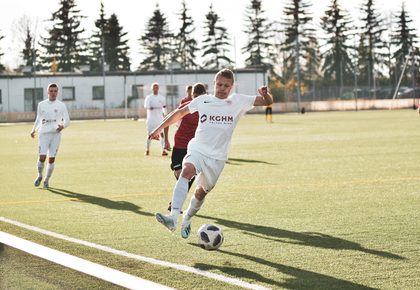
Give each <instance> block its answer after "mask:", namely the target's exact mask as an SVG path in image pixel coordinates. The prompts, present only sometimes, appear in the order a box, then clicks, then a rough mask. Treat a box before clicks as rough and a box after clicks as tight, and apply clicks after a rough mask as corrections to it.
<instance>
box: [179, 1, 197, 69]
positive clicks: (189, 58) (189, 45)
mask: <svg viewBox="0 0 420 290" xmlns="http://www.w3.org/2000/svg"><path fill="white" fill-rule="evenodd" d="M178 15H179V20H181V28H180V30H179V32H178V34H177V35H176V37H175V45H176V48H175V49H174V52H175V56H174V59H173V60H174V61H176V62H178V63H179V64H180V65H181V68H182V69H196V68H198V65H197V63H196V53H197V51H198V47H197V41H196V40H195V39H194V37H193V35H192V34H193V33H194V31H195V27H194V21H193V19H192V17H191V16H189V15H188V8H187V5H186V3H185V0H183V1H182V9H181V11H180V13H179V14H178Z"/></svg>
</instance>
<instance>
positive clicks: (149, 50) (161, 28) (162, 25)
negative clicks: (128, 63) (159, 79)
mask: <svg viewBox="0 0 420 290" xmlns="http://www.w3.org/2000/svg"><path fill="white" fill-rule="evenodd" d="M145 31H146V32H145V34H144V35H143V36H142V37H141V38H140V39H139V41H140V45H141V47H142V48H143V50H142V51H141V52H142V53H143V54H144V55H145V58H144V60H143V61H142V62H141V63H140V66H139V69H140V70H164V69H166V67H167V65H168V63H169V61H170V60H171V50H172V49H171V48H172V47H171V41H172V38H173V35H172V33H171V32H170V31H169V28H168V21H167V19H166V17H165V15H164V14H163V13H162V12H161V11H160V9H159V5H158V4H157V5H156V9H155V11H154V12H153V16H152V18H150V20H149V22H148V23H147V26H146V29H145Z"/></svg>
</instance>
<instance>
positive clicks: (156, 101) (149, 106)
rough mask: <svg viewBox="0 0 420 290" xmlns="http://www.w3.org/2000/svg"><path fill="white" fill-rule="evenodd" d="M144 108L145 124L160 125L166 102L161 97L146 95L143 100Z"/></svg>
mask: <svg viewBox="0 0 420 290" xmlns="http://www.w3.org/2000/svg"><path fill="white" fill-rule="evenodd" d="M144 107H145V108H146V110H147V122H152V123H155V124H156V123H157V124H160V123H161V122H162V120H163V115H164V114H166V100H165V97H164V96H162V95H153V94H151V95H148V96H146V99H145V100H144Z"/></svg>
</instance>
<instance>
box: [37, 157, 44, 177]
mask: <svg viewBox="0 0 420 290" xmlns="http://www.w3.org/2000/svg"><path fill="white" fill-rule="evenodd" d="M36 167H37V168H38V177H41V178H42V172H43V171H44V162H41V161H39V160H38V162H37V164H36Z"/></svg>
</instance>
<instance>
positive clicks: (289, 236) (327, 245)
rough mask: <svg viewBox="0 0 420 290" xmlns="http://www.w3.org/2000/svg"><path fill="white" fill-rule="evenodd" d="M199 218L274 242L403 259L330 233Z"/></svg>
mask: <svg viewBox="0 0 420 290" xmlns="http://www.w3.org/2000/svg"><path fill="white" fill-rule="evenodd" d="M197 216H198V217H201V218H206V219H212V220H214V221H215V223H217V224H220V225H223V226H225V227H229V228H236V229H239V230H242V231H244V233H245V234H247V235H251V236H254V237H258V238H263V239H269V240H271V241H274V242H281V243H289V244H296V245H302V246H310V247H317V248H324V249H333V250H353V251H360V252H364V253H368V254H372V255H376V256H380V257H383V258H388V259H395V260H405V259H406V258H405V257H402V256H399V255H396V254H393V253H389V252H385V251H379V250H374V249H368V248H365V247H363V246H362V245H360V244H359V243H356V242H352V241H348V240H345V239H341V238H337V237H333V236H330V235H326V234H322V233H316V232H293V231H288V230H283V229H279V228H274V227H266V226H261V225H253V224H248V223H241V222H237V221H230V220H226V219H221V218H215V217H211V216H205V215H197Z"/></svg>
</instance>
